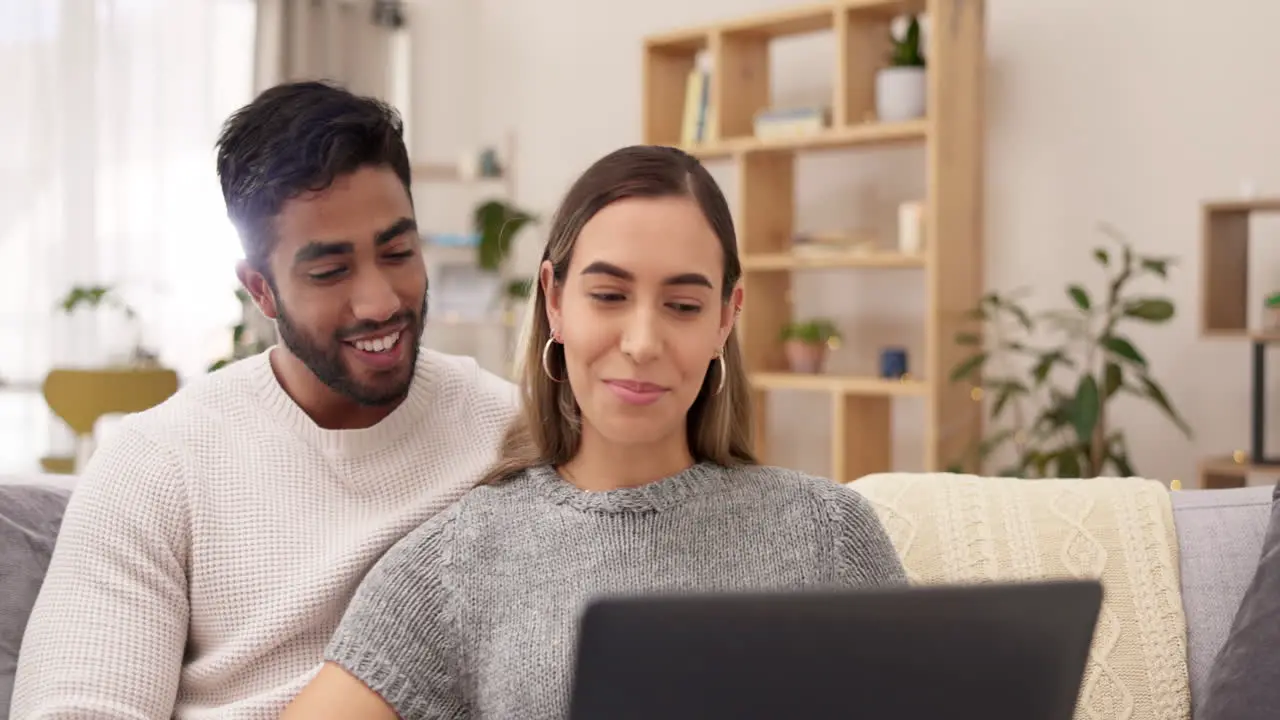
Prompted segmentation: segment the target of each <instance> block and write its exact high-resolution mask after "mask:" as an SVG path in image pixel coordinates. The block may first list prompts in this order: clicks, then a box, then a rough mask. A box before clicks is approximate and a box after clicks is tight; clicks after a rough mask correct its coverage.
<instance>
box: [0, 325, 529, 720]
mask: <svg viewBox="0 0 1280 720" xmlns="http://www.w3.org/2000/svg"><path fill="white" fill-rule="evenodd" d="M515 405H516V393H515V390H514V388H513V386H511V385H510V384H508V383H506V382H505V381H503V380H501V379H499V378H497V377H495V376H493V375H490V374H488V373H486V372H484V371H482V370H480V369H479V368H478V367H477V366H476V364H475V362H474V361H472V360H471V359H469V358H458V357H452V356H447V355H441V354H438V353H434V352H430V351H427V350H423V352H422V353H421V355H420V359H419V363H418V368H417V372H416V376H415V378H414V381H413V385H412V389H411V391H410V393H409V397H408V398H407V399H406V400H405V401H404V402H403V403H402V404H401V405H400V407H398V408H397V409H396V410H395V411H394V412H392V414H391V415H390V416H388V417H387V418H386V419H385V420H384V421H382V422H381V423H379V424H378V425H376V426H374V427H372V428H368V429H361V430H324V429H321V428H320V427H318V426H317V425H315V423H313V422H312V421H311V420H310V418H309V417H308V416H307V415H306V414H304V413H303V412H302V411H301V410H300V409H299V408H298V407H297V406H296V405H295V404H294V403H293V401H292V400H291V399H290V398H289V396H288V395H287V394H285V392H284V390H283V389H282V388H281V387H280V385H279V383H278V382H277V381H276V378H275V375H274V373H273V372H272V370H271V366H270V363H269V361H268V356H267V353H263V354H261V355H258V356H255V357H253V358H249V359H246V360H243V361H241V362H239V363H236V364H235V365H232V366H231V367H228V368H226V369H224V370H222V371H219V372H216V373H212V374H210V375H208V376H205V377H202V378H200V379H198V380H196V381H194V382H193V383H191V384H190V385H188V386H187V387H185V388H183V389H182V390H181V391H180V392H179V393H178V394H177V395H175V396H174V397H173V398H171V399H170V400H169V401H168V402H166V403H164V404H163V405H161V406H159V407H157V408H154V409H152V410H150V411H147V412H144V413H140V414H137V415H134V416H130V417H129V418H127V419H126V420H125V421H124V422H123V423H122V425H121V427H120V428H119V430H118V431H117V432H116V433H114V434H113V436H112V437H111V439H110V440H109V441H108V442H106V443H104V445H103V446H102V447H100V448H98V450H97V451H96V452H95V454H94V456H93V459H92V460H91V462H90V463H89V465H88V467H87V468H86V470H85V473H84V476H83V478H82V479H81V481H80V483H79V485H78V486H77V489H76V491H75V493H74V494H73V496H72V499H71V502H70V504H69V506H68V508H67V512H66V516H65V519H64V521H63V525H62V530H61V534H60V536H59V539H58V544H57V547H56V549H55V551H54V556H53V559H52V561H51V564H50V567H49V573H48V576H47V579H46V580H45V583H44V586H43V588H42V589H41V593H40V598H39V600H38V602H37V603H36V606H35V609H34V611H33V613H32V616H31V620H30V623H29V625H28V626H27V630H26V633H25V636H24V638H23V643H22V648H21V651H20V654H19V662H18V674H17V684H16V686H15V688H14V699H13V708H12V712H13V715H12V717H13V718H14V720H45V719H54V718H57V719H64V718H112V719H116V718H119V719H123V718H130V719H136V718H168V717H177V718H214V717H216V718H222V719H234V718H275V717H277V715H278V714H279V712H280V710H281V709H282V708H283V706H284V705H285V703H286V702H287V701H288V700H289V699H290V698H292V697H293V695H295V694H296V693H297V692H298V690H299V689H301V687H302V686H303V685H304V684H305V683H306V682H307V681H308V680H309V679H310V678H311V676H312V675H313V673H314V672H315V670H316V669H317V668H318V665H319V663H320V662H321V657H322V653H323V650H324V647H325V644H326V643H327V642H328V641H329V639H330V636H331V635H332V634H333V632H334V629H335V628H336V626H337V624H338V621H339V619H341V617H342V614H343V611H344V609H345V608H346V606H347V602H348V601H349V599H350V598H351V596H352V594H353V592H354V591H355V588H356V586H357V585H358V584H359V583H360V580H361V578H363V577H364V574H365V572H366V571H367V570H368V569H369V568H370V567H371V566H372V565H373V564H374V562H375V561H377V559H378V558H379V557H380V556H381V555H382V554H383V552H385V551H386V550H387V548H389V547H390V546H391V545H392V544H394V543H395V542H396V541H397V540H399V539H400V538H401V537H403V536H404V535H406V534H407V533H408V532H409V531H410V530H412V529H413V528H415V527H417V526H418V525H420V524H422V522H423V521H424V520H426V519H427V518H428V517H430V516H432V515H434V514H436V513H437V512H439V511H440V510H442V509H444V508H445V507H447V506H449V505H450V504H452V503H453V502H454V501H456V500H457V499H458V498H459V497H461V496H462V494H463V493H464V492H465V491H466V490H467V489H468V488H469V487H470V486H471V485H472V484H473V483H474V482H475V481H476V480H477V479H478V476H479V474H480V473H481V472H482V471H483V470H484V469H485V468H486V467H487V466H488V464H489V463H490V462H491V461H492V460H493V459H494V458H495V456H496V453H497V449H498V444H499V442H500V439H501V436H502V433H503V431H504V430H505V427H506V425H507V423H508V421H509V420H510V419H511V417H512V416H513V413H514V410H515Z"/></svg>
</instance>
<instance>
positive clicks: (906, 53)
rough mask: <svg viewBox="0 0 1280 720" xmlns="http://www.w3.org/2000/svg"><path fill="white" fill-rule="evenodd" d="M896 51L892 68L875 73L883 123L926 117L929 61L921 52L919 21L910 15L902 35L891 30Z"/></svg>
mask: <svg viewBox="0 0 1280 720" xmlns="http://www.w3.org/2000/svg"><path fill="white" fill-rule="evenodd" d="M889 39H890V41H891V42H892V43H893V52H892V54H891V55H890V56H889V67H886V68H882V69H880V70H879V71H878V72H877V73H876V115H878V116H879V119H880V122H901V121H904V120H914V119H916V118H920V117H923V116H924V114H925V111H926V97H927V95H928V92H927V91H928V83H927V82H926V80H925V78H926V75H925V73H926V62H925V58H924V55H922V54H921V52H920V20H919V18H917V17H916V16H915V15H912V16H910V19H909V20H908V22H907V30H906V32H905V33H903V36H902V37H901V38H898V37H895V36H893V34H892V33H890V37H889Z"/></svg>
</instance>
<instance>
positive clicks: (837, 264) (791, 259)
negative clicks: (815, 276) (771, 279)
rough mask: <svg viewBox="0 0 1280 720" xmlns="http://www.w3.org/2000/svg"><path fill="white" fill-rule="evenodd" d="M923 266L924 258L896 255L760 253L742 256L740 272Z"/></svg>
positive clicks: (921, 256)
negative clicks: (741, 270)
mask: <svg viewBox="0 0 1280 720" xmlns="http://www.w3.org/2000/svg"><path fill="white" fill-rule="evenodd" d="M924 266H925V256H924V255H905V254H903V253H896V252H847V253H823V254H813V255H808V254H802V253H759V254H755V255H744V256H743V257H742V269H743V270H744V271H746V272H787V271H791V270H827V269H839V268H876V269H893V268H900V269H912V268H923V267H924Z"/></svg>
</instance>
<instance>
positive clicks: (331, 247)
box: [293, 240, 355, 265]
mask: <svg viewBox="0 0 1280 720" xmlns="http://www.w3.org/2000/svg"><path fill="white" fill-rule="evenodd" d="M354 251H355V245H354V244H352V243H350V242H325V241H321V240H312V241H311V242H309V243H307V244H306V245H303V246H302V247H301V248H300V249H299V250H298V252H297V253H295V254H294V256H293V264H294V265H301V264H303V263H308V262H312V261H313V260H319V259H321V258H324V257H328V256H330V255H348V254H350V253H352V252H354Z"/></svg>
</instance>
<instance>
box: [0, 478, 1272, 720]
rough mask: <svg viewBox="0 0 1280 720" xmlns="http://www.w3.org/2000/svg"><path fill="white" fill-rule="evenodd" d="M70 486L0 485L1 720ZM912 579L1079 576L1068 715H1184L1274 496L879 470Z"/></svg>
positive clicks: (884, 513)
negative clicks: (1080, 674)
mask: <svg viewBox="0 0 1280 720" xmlns="http://www.w3.org/2000/svg"><path fill="white" fill-rule="evenodd" d="M73 485H74V479H73V478H68V477H58V476H31V477H23V478H14V477H10V478H4V477H0V720H4V718H5V717H6V715H7V708H8V705H9V694H10V688H11V684H12V681H13V677H12V675H13V672H14V664H15V662H16V654H17V651H18V649H19V645H20V641H21V635H22V628H23V626H24V625H25V622H26V618H27V615H28V614H29V612H30V604H31V602H32V601H33V600H34V597H35V593H36V591H37V590H38V587H39V582H40V577H41V575H40V573H42V572H43V569H44V568H45V567H46V566H47V564H48V552H49V550H50V549H51V547H52V546H53V542H54V540H55V538H56V532H57V527H58V524H59V523H60V521H61V514H62V508H63V505H64V503H65V501H66V498H67V497H68V496H69V494H70V492H72V489H71V488H72V487H73ZM851 487H852V488H853V490H854V491H857V492H860V493H862V494H863V495H864V496H865V497H867V498H868V499H869V500H870V501H871V503H872V505H873V507H875V509H876V511H877V513H878V514H879V515H880V517H881V519H882V521H883V522H884V524H885V527H886V530H887V531H888V532H889V535H890V538H891V540H892V541H893V543H894V545H895V547H896V548H897V550H898V552H899V554H900V556H901V557H902V558H903V564H904V566H905V567H906V569H907V572H908V574H909V575H910V576H911V578H912V580H913V581H914V582H917V583H937V582H989V581H996V580H1018V579H1035V578H1039V577H1063V576H1089V577H1099V578H1101V580H1102V582H1103V587H1104V590H1105V595H1106V599H1105V600H1104V604H1103V612H1102V614H1101V616H1100V621H1099V625H1098V630H1097V631H1096V632H1095V636H1094V645H1093V648H1092V651H1091V653H1090V662H1089V666H1088V667H1087V668H1086V678H1085V686H1084V687H1083V688H1082V693H1081V698H1080V702H1079V703H1078V707H1077V713H1076V717H1077V719H1078V720H1093V719H1097V720H1102V719H1103V718H1106V719H1108V720H1113V719H1118V718H1127V719H1129V720H1144V719H1150V720H1179V719H1180V718H1190V717H1194V710H1193V708H1194V700H1195V698H1196V697H1197V695H1198V693H1199V692H1200V690H1201V689H1202V688H1203V686H1204V682H1205V677H1206V674H1207V672H1208V669H1209V667H1210V665H1211V664H1212V662H1213V658H1214V655H1215V654H1216V653H1217V651H1218V649H1219V648H1220V647H1221V646H1222V643H1223V642H1224V640H1225V638H1226V635H1227V631H1228V629H1229V627H1230V625H1231V622H1232V619H1233V617H1234V614H1235V610H1236V608H1237V607H1238V605H1239V603H1240V599H1241V597H1242V596H1243V593H1244V591H1245V588H1246V587H1247V585H1248V584H1249V582H1250V580H1251V579H1252V577H1253V572H1254V568H1255V564H1256V562H1257V559H1258V557H1259V554H1260V552H1261V548H1262V539H1263V535H1264V533H1265V530H1266V524H1267V521H1268V518H1269V510H1270V504H1271V496H1272V488H1271V487H1269V486H1268V487H1247V488H1240V489H1231V490H1179V491H1170V490H1168V488H1166V487H1165V486H1164V485H1162V484H1161V483H1159V482H1156V481H1153V480H1144V479H1140V478H1105V479H1090V480H1037V481H1026V480H1018V479H1013V478H980V477H974V476H960V475H946V474H911V473H886V474H878V475H869V476H867V477H864V478H861V479H859V480H857V481H855V482H854V483H852V484H851Z"/></svg>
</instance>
